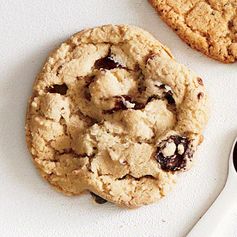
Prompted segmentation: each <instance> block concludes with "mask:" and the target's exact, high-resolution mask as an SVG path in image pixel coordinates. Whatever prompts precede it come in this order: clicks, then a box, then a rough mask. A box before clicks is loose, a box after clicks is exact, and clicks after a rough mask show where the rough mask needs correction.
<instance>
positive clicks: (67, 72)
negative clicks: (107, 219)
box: [26, 25, 207, 207]
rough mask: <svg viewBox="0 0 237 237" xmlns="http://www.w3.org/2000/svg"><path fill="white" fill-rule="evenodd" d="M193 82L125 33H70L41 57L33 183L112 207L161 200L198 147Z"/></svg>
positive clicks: (143, 38) (202, 106)
mask: <svg viewBox="0 0 237 237" xmlns="http://www.w3.org/2000/svg"><path fill="white" fill-rule="evenodd" d="M206 122H207V96H206V92H205V89H204V85H203V82H202V79H201V78H199V77H197V76H196V75H195V74H193V73H191V72H190V71H189V70H187V69H186V68H185V67H184V66H182V65H180V64H178V63H177V62H176V61H175V60H174V59H173V58H172V56H171V54H170V52H169V50H167V48H165V47H164V46H162V45H161V44H160V43H159V42H158V41H157V40H156V39H155V38H153V37H152V36H151V35H150V34H149V33H147V32H145V31H143V30H142V29H140V28H137V27H134V26H125V25H117V26H113V25H107V26H102V27H97V28H93V29H89V30H85V31H82V32H79V33H77V34H75V35H74V36H72V37H71V38H70V39H69V40H68V41H66V42H65V43H63V44H62V45H61V46H60V47H59V48H58V49H57V50H55V51H54V52H53V53H52V54H51V55H50V57H49V58H48V59H47V61H46V63H45V65H44V67H43V69H42V71H41V72H40V73H39V75H38V77H37V79H36V82H35V84H34V88H33V93H32V97H31V98H30V101H29V106H28V113H27V121H26V137H27V144H28V147H29V150H30V152H31V154H32V156H33V160H34V163H35V164H36V166H37V167H38V168H39V170H40V173H41V174H42V176H43V177H44V178H45V179H47V180H48V181H49V182H50V183H51V184H52V185H53V186H55V187H57V188H58V189H59V190H61V191H62V192H64V193H66V194H73V195H75V194H80V193H81V192H83V191H84V190H90V191H91V192H93V193H96V194H97V195H99V196H101V197H102V198H104V199H106V200H108V201H111V202H114V203H116V204H118V205H121V206H127V207H137V206H141V205H143V204H148V203H152V202H154V201H157V200H159V199H160V198H162V197H163V196H164V195H165V194H166V193H167V191H168V190H169V189H170V187H171V185H172V184H173V183H174V180H175V176H176V173H179V172H181V171H184V170H186V169H187V168H188V167H189V166H190V164H191V161H192V157H193V153H194V152H195V150H196V148H197V146H198V144H199V143H201V141H202V134H201V133H202V130H203V127H204V126H205V124H206Z"/></svg>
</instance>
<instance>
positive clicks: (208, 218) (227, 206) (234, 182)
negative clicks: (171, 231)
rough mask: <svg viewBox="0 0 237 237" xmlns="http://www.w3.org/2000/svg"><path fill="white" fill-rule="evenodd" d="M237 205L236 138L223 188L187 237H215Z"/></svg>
mask: <svg viewBox="0 0 237 237" xmlns="http://www.w3.org/2000/svg"><path fill="white" fill-rule="evenodd" d="M235 205H237V138H236V139H235V141H234V143H233V146H232V148H231V152H230V159H229V171H228V177H227V180H226V184H225V187H224V188H223V190H222V192H221V193H220V195H219V196H218V197H217V199H216V200H215V202H214V203H213V204H212V205H211V207H210V208H209V209H208V210H207V212H206V213H205V214H204V215H203V216H202V217H201V219H200V220H199V221H198V223H197V224H196V225H195V226H194V227H193V229H192V230H191V231H190V232H189V234H188V235H187V237H211V236H213V237H217V236H219V235H218V233H217V232H216V231H217V227H218V225H219V224H221V222H222V220H223V219H224V218H225V217H226V216H227V214H228V213H229V212H230V211H231V210H232V208H233V207H234V206H235Z"/></svg>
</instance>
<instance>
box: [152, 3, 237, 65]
mask: <svg viewBox="0 0 237 237" xmlns="http://www.w3.org/2000/svg"><path fill="white" fill-rule="evenodd" d="M149 1H150V2H151V4H152V5H153V6H154V8H155V9H156V10H157V12H158V13H159V15H160V16H161V18H162V19H163V20H164V21H165V22H166V23H167V24H168V25H169V26H170V27H171V28H172V29H173V30H174V31H175V32H176V33H177V34H178V35H179V36H180V38H182V39H183V40H184V41H185V42H186V43H188V44H189V45H190V46H191V47H193V48H195V49H197V50H199V51H201V52H202V53H204V54H206V55H207V56H209V57H211V58H214V59H216V60H219V61H221V62H224V63H232V62H235V61H236V60H237V0H149Z"/></svg>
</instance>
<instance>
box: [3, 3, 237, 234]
mask: <svg viewBox="0 0 237 237" xmlns="http://www.w3.org/2000/svg"><path fill="white" fill-rule="evenodd" d="M108 23H114V24H117V23H126V24H134V25H137V26H140V27H142V28H144V29H146V30H148V31H150V32H151V33H153V34H154V35H155V36H156V37H157V38H158V39H159V40H160V41H161V42H162V43H163V44H165V45H167V46H168V47H169V48H170V49H171V51H172V52H173V54H174V56H175V57H176V59H177V60H178V61H179V62H181V63H183V64H185V65H187V66H188V67H189V68H191V69H193V70H194V71H196V72H197V73H198V74H199V75H200V76H201V77H202V78H203V79H204V82H205V84H206V87H207V89H208V92H209V95H210V99H211V107H212V116H211V119H210V121H209V124H208V127H207V129H206V131H205V134H204V135H205V141H204V143H203V144H202V145H201V146H200V149H199V151H198V153H197V156H196V159H197V162H196V165H195V166H194V167H193V168H192V169H191V170H190V171H189V172H187V173H184V174H182V175H181V176H180V178H179V180H178V184H177V185H176V187H175V188H174V190H173V192H172V193H170V194H169V195H168V196H167V197H166V198H164V199H163V200H162V201H161V202H160V203H156V204H153V205H149V206H145V207H142V208H139V209H135V210H126V209H120V208H118V207H116V206H114V205H112V204H104V205H93V204H92V202H91V197H90V195H82V196H78V197H72V198H68V197H65V196H63V195H62V194H60V193H57V192H55V191H54V190H53V189H51V188H50V186H49V185H48V184H47V183H46V182H44V181H43V180H42V179H41V178H40V177H39V175H38V172H37V171H36V170H35V168H34V166H33V164H32V162H31V160H30V155H29V154H28V152H27V149H26V145H25V135H24V117H25V110H26V103H27V98H28V96H29V95H30V94H31V87H32V83H33V81H34V78H35V76H36V74H37V72H38V71H39V70H40V68H41V66H42V63H43V62H44V60H45V59H46V57H47V54H48V52H49V51H51V50H52V49H54V47H55V46H57V45H58V44H59V43H60V42H62V41H63V40H64V39H66V38H67V37H69V36H70V35H71V34H73V33H74V32H76V31H79V30H81V29H83V28H86V27H93V26H97V25H101V24H108ZM0 48H1V49H0V59H1V60H0V134H1V136H0V162H1V165H0V236H4V237H5V236H6V237H18V236H24V237H28V236H29V237H32V236H34V237H39V236H40V237H48V236H50V237H51V236H60V237H61V236H65V237H71V236H83V237H84V236H85V237H90V236H96V237H100V236H120V237H123V236H124V237H125V236H126V237H127V236H139V237H140V236H144V237H183V236H185V235H186V234H187V232H188V231H189V230H190V228H191V227H192V226H193V225H194V224H195V222H196V221H197V220H198V219H199V218H200V217H201V216H202V214H203V213H204V212H205V210H206V209H207V208H208V207H209V206H210V204H211V203H212V202H213V201H214V199H215V198H216V197H217V195H218V193H219V192H220V191H221V189H222V188H223V185H224V183H225V179H226V174H227V163H228V162H227V160H228V155H229V149H230V147H231V144H232V141H233V140H234V137H235V136H236V135H237V94H236V93H237V91H236V90H237V64H232V65H224V64H221V63H219V62H217V61H214V60H211V59H209V58H207V57H205V56H203V55H202V54H200V53H198V52H196V51H195V50H193V49H191V48H189V47H188V46H187V45H186V44H185V43H183V42H182V41H181V40H180V39H179V38H178V37H177V36H176V35H175V33H173V32H172V30H171V29H170V28H168V27H167V26H166V25H165V24H164V23H163V22H162V21H161V20H160V18H159V17H158V15H157V14H156V13H155V11H154V9H153V8H152V7H151V6H150V5H149V4H148V2H147V1H146V0H119V1H116V0H87V1H85V0H69V1H63V0H51V1H48V0H34V1H32V0H15V1H13V0H8V1H1V3H0ZM220 215H221V213H220ZM236 221H237V210H233V213H232V214H231V215H230V216H228V217H227V219H226V221H225V223H223V224H222V226H221V229H222V231H220V232H219V233H220V237H221V236H228V237H234V236H237V234H236V233H237V227H236V224H235V223H236ZM234 226H235V229H234ZM222 232H223V233H222Z"/></svg>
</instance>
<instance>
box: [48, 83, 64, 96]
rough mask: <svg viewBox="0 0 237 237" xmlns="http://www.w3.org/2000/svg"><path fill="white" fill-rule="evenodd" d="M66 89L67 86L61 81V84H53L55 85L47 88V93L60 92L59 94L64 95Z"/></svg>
mask: <svg viewBox="0 0 237 237" xmlns="http://www.w3.org/2000/svg"><path fill="white" fill-rule="evenodd" d="M67 90H68V87H67V85H66V84H65V83H63V84H61V85H57V84H55V85H53V86H51V87H49V88H48V92H49V93H57V94H60V95H66V94H67Z"/></svg>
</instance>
